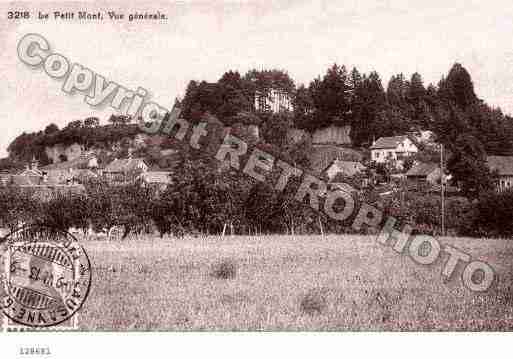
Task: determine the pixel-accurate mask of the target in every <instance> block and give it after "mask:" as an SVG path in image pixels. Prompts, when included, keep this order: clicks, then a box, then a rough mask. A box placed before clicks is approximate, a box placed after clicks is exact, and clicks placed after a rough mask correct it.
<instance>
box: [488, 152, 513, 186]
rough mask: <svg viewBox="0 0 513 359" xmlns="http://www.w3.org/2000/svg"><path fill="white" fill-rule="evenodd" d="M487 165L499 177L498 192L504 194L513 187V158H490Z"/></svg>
mask: <svg viewBox="0 0 513 359" xmlns="http://www.w3.org/2000/svg"><path fill="white" fill-rule="evenodd" d="M486 164H487V165H488V168H490V171H492V173H493V172H495V174H497V176H498V178H497V191H499V192H502V191H505V190H507V189H510V188H512V187H513V156H488V157H487V158H486Z"/></svg>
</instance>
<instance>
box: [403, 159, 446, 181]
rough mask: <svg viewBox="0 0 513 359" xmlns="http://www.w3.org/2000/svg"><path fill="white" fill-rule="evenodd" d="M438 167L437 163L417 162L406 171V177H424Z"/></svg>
mask: <svg viewBox="0 0 513 359" xmlns="http://www.w3.org/2000/svg"><path fill="white" fill-rule="evenodd" d="M439 168H440V167H439V166H438V164H437V163H422V162H421V163H418V164H416V165H415V166H413V167H412V168H410V170H409V171H408V172H406V177H426V176H428V175H429V174H430V173H432V172H433V171H436V170H437V169H439Z"/></svg>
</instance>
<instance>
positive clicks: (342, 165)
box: [325, 160, 367, 181]
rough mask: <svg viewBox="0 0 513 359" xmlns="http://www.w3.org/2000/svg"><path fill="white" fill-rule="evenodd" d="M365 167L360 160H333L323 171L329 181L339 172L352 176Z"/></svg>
mask: <svg viewBox="0 0 513 359" xmlns="http://www.w3.org/2000/svg"><path fill="white" fill-rule="evenodd" d="M366 169H367V167H365V166H364V165H362V164H361V162H357V161H342V160H334V161H333V162H332V163H331V165H329V166H328V168H327V169H326V171H325V173H326V175H327V176H328V179H329V180H330V181H331V180H332V179H333V178H335V176H336V175H337V174H339V173H340V174H342V175H344V176H347V177H353V176H354V175H356V174H358V173H361V172H363V171H365V170H366Z"/></svg>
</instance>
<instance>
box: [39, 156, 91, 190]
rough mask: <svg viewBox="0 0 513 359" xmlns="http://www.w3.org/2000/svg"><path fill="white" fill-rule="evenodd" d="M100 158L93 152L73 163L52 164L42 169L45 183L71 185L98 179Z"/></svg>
mask: <svg viewBox="0 0 513 359" xmlns="http://www.w3.org/2000/svg"><path fill="white" fill-rule="evenodd" d="M98 167H99V165H98V158H97V157H96V155H95V154H94V153H92V152H88V153H83V154H82V155H80V156H79V157H77V158H76V159H74V160H71V161H64V162H58V163H52V164H50V165H47V166H44V167H41V171H42V173H43V182H44V183H48V184H70V183H72V182H83V181H84V180H86V179H87V178H93V177H96V176H97V175H96V173H95V172H94V171H95V170H97V169H98Z"/></svg>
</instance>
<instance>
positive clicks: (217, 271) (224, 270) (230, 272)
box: [211, 260, 237, 279]
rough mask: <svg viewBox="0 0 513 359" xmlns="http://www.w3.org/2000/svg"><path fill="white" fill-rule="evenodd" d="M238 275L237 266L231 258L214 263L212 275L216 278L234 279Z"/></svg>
mask: <svg viewBox="0 0 513 359" xmlns="http://www.w3.org/2000/svg"><path fill="white" fill-rule="evenodd" d="M236 275H237V266H236V264H235V263H234V262H232V261H231V260H224V261H222V262H221V263H218V264H216V265H214V267H213V268H212V272H211V276H212V277H214V278H216V279H234V278H235V277H236Z"/></svg>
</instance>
